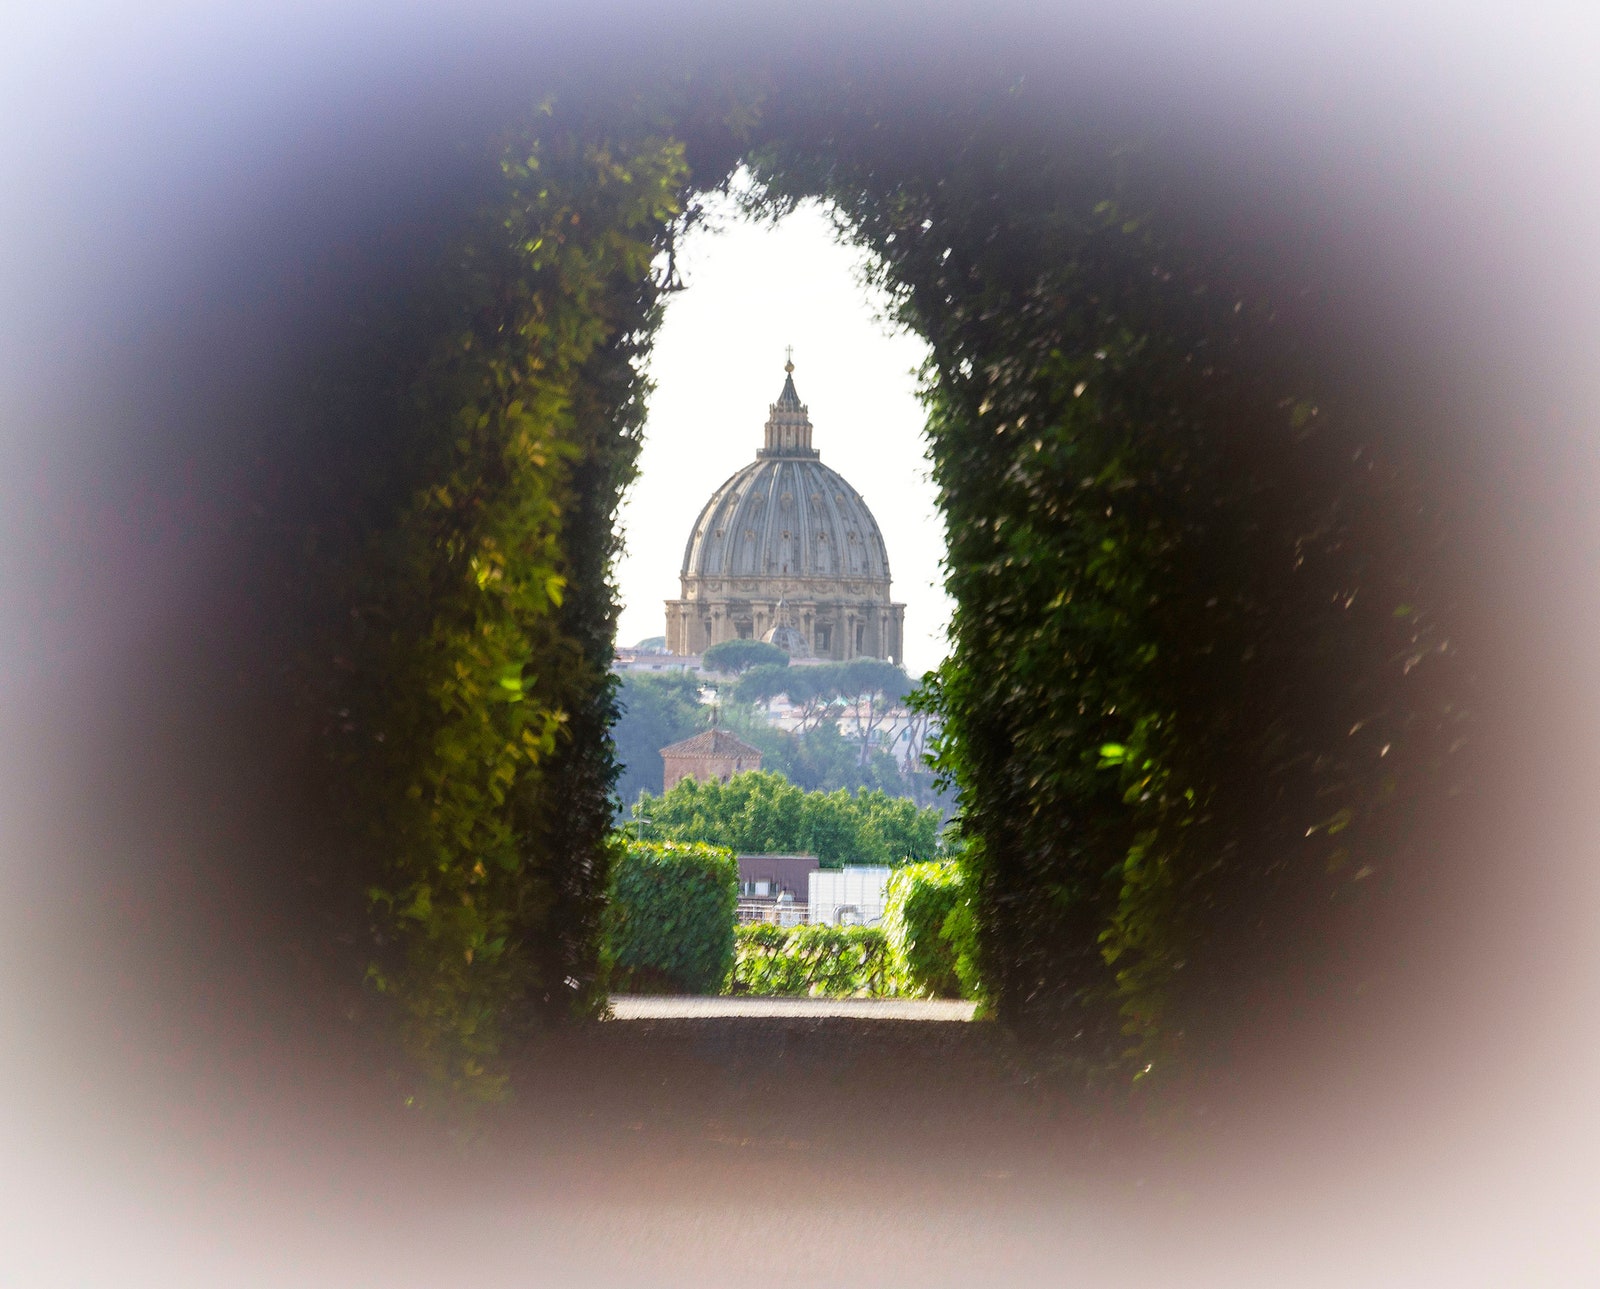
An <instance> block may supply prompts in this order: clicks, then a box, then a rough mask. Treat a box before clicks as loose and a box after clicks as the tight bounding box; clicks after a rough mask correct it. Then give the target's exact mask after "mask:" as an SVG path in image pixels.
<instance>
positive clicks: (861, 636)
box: [856, 626, 867, 653]
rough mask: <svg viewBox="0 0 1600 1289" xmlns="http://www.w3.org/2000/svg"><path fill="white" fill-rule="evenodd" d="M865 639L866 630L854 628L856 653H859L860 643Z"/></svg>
mask: <svg viewBox="0 0 1600 1289" xmlns="http://www.w3.org/2000/svg"><path fill="white" fill-rule="evenodd" d="M866 638H867V629H866V627H863V626H858V627H856V652H857V653H860V652H861V646H862V642H863V641H865V640H866Z"/></svg>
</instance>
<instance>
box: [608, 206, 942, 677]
mask: <svg viewBox="0 0 1600 1289" xmlns="http://www.w3.org/2000/svg"><path fill="white" fill-rule="evenodd" d="M713 223H714V225H715V231H713V230H696V232H695V233H694V234H692V235H691V237H690V238H688V239H686V241H687V244H686V245H684V246H683V247H682V248H681V249H680V251H679V256H678V264H679V270H680V272H681V273H682V275H683V278H684V280H685V281H686V282H687V284H688V287H689V289H688V290H686V291H683V292H680V293H679V294H677V295H675V296H674V297H673V298H672V299H671V301H670V302H669V304H668V306H667V313H666V321H665V323H664V324H663V325H662V328H661V332H660V335H659V336H658V338H657V340H656V344H655V353H654V356H653V358H652V359H651V364H650V373H651V376H652V378H653V379H654V380H655V382H656V391H655V394H654V396H653V397H652V399H651V401H650V419H649V423H648V427H647V430H646V439H645V446H644V454H643V456H642V457H641V458H640V467H641V471H642V473H641V475H640V478H639V481H638V482H637V483H636V484H635V485H634V486H633V488H632V490H631V491H630V492H629V494H628V496H627V497H626V498H625V500H624V503H623V507H622V513H621V522H622V526H623V533H624V535H625V538H626V541H627V550H626V553H625V554H624V556H623V558H622V560H621V562H620V564H619V565H618V569H617V580H618V585H619V588H620V590H621V594H622V604H623V608H622V622H621V627H620V630H619V633H618V637H617V638H618V641H619V643H621V644H624V645H629V644H633V643H634V642H636V641H638V640H642V639H644V638H646V637H648V636H657V635H660V634H662V632H663V631H664V630H665V629H666V625H665V621H664V610H663V608H662V602H663V601H664V600H666V599H667V598H669V597H675V596H676V595H677V594H678V570H679V566H680V564H681V562H682V560H683V548H684V544H685V542H686V541H687V540H688V537H689V530H690V528H691V527H692V526H693V524H694V521H695V517H696V516H697V515H698V514H699V513H700V507H701V506H703V505H704V504H705V502H706V501H707V499H708V498H709V497H710V496H711V493H712V490H713V489H714V488H716V486H717V485H718V484H720V483H721V482H722V481H723V480H724V479H726V478H727V477H728V476H729V475H731V474H732V473H733V472H734V471H735V470H737V469H739V468H740V467H741V466H743V465H745V464H746V463H748V462H749V461H751V460H753V459H754V458H755V453H756V449H757V448H759V447H760V446H761V443H762V428H761V427H762V426H763V424H765V422H766V419H767V406H768V404H770V403H772V402H774V401H775V400H776V399H777V397H778V393H779V391H780V390H781V389H782V388H783V362H784V348H785V346H787V345H793V346H794V364H795V373H794V379H795V388H796V389H797V390H798V391H799V394H800V399H801V401H802V402H804V403H805V404H807V405H808V407H809V408H810V412H811V423H812V425H813V426H814V427H815V430H814V433H813V436H812V443H813V445H814V446H815V447H817V448H818V449H819V450H820V451H821V453H822V460H823V462H824V463H825V464H827V465H829V466H831V467H832V468H833V469H835V470H837V471H838V472H839V473H840V474H842V475H843V476H844V477H845V478H846V479H848V480H849V481H850V482H851V484H853V485H854V486H855V488H856V490H857V491H858V492H860V493H861V495H862V496H863V497H864V498H866V502H867V505H868V506H869V507H871V509H872V513H873V514H874V515H875V516H876V517H877V520H878V525H879V527H881V528H882V529H883V540H884V544H885V545H886V546H887V547H888V549H889V568H890V572H891V574H892V575H893V578H894V596H895V599H897V600H903V601H904V602H905V605H906V667H907V670H908V671H910V672H911V673H912V675H917V674H920V673H921V672H922V671H924V670H926V669H928V668H930V667H932V666H934V665H935V664H937V663H938V662H939V660H940V659H941V658H943V657H944V654H945V629H946V626H947V625H948V623H949V620H950V601H949V599H948V597H947V596H946V595H945V593H944V590H943V586H942V577H941V573H940V569H939V561H940V558H941V557H942V555H943V550H944V536H943V529H942V527H941V525H940V521H939V519H938V516H937V512H936V510H935V507H934V489H933V484H932V483H931V482H930V481H929V479H928V463H927V460H926V458H925V456H924V448H923V438H922V426H923V414H922V407H921V404H919V403H918V402H917V399H916V378H915V371H916V368H917V367H918V365H919V364H920V363H921V361H922V358H923V356H924V353H925V347H924V346H923V344H922V341H921V340H920V339H918V338H917V337H916V336H912V335H906V334H892V333H891V332H890V330H889V328H888V327H887V325H886V324H884V323H882V322H880V321H878V320H877V312H878V309H879V306H880V302H879V301H877V300H875V299H873V298H871V297H869V294H868V292H867V290H866V288H865V287H864V286H863V285H862V284H861V281H860V277H859V275H858V273H857V271H856V270H857V265H858V262H859V259H860V256H859V255H858V253H857V252H855V251H853V250H851V249H849V248H846V247H843V246H840V245H839V244H838V243H837V242H836V241H835V240H834V238H833V234H832V231H831V227H830V225H829V222H828V219H827V216H826V215H825V214H824V213H823V211H822V210H821V209H820V208H818V207H815V206H809V207H804V208H802V209H800V210H798V211H796V212H795V213H794V214H793V215H791V216H790V217H789V218H787V219H785V220H784V221H783V222H782V223H781V224H779V225H778V226H777V227H776V228H770V227H765V226H762V225H759V224H755V223H752V222H750V221H747V220H744V219H742V218H740V217H739V216H738V214H737V212H736V211H735V210H734V209H733V208H732V206H731V204H729V205H725V206H721V207H719V208H718V217H717V218H716V219H715V220H714V221H713Z"/></svg>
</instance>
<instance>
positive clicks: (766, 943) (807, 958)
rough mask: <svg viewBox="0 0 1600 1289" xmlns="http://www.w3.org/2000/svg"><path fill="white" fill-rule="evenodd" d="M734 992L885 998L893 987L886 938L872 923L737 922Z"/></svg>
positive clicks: (895, 990)
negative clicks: (827, 924)
mask: <svg viewBox="0 0 1600 1289" xmlns="http://www.w3.org/2000/svg"><path fill="white" fill-rule="evenodd" d="M735 943H736V949H735V954H734V968H733V984H732V989H731V992H733V993H736V994H777V995H789V996H800V997H809V998H851V997H866V998H886V997H889V996H891V995H893V994H894V993H896V992H897V988H896V977H897V974H898V973H897V972H896V971H895V966H894V961H893V958H892V956H891V954H890V951H889V939H888V937H887V936H886V935H885V934H884V933H883V931H882V929H881V928H879V927H871V926H794V927H783V926H771V925H768V924H757V925H755V926H741V927H739V928H737V930H736V931H735Z"/></svg>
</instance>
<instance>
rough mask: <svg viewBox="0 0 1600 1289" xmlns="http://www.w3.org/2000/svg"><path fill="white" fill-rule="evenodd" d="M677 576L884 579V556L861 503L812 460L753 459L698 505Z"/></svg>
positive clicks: (835, 475)
mask: <svg viewBox="0 0 1600 1289" xmlns="http://www.w3.org/2000/svg"><path fill="white" fill-rule="evenodd" d="M683 576H684V577H719V576H720V577H796V578H806V577H825V578H840V577H852V578H854V577H859V578H870V579H872V580H875V581H886V580H888V577H889V556H888V554H887V552H886V551H885V550H884V546H883V534H882V533H880V532H879V531H878V524H877V521H876V520H874V519H873V517H872V512H871V511H870V510H868V509H867V506H866V503H865V502H864V501H862V500H861V497H860V494H858V493H857V492H856V490H855V489H854V488H852V487H851V486H850V485H849V484H848V483H846V482H845V480H844V478H843V476H842V475H840V474H839V473H838V472H837V471H834V470H830V469H828V467H827V466H825V465H823V464H822V462H821V461H818V460H816V459H815V458H812V459H811V460H801V459H796V458H794V457H767V458H765V459H763V460H759V461H753V462H751V463H750V464H749V465H747V466H745V468H744V469H743V470H740V471H739V473H738V474H736V475H734V476H733V477H732V478H731V479H729V480H728V481H727V482H726V483H725V484H723V485H722V487H720V488H718V489H717V490H716V492H714V493H712V494H711V500H710V501H708V502H706V504H705V508H704V509H703V510H702V511H701V512H700V518H699V519H697V520H695V524H694V531H693V532H692V533H691V534H690V535H689V544H688V546H687V547H686V549H685V550H684V553H683Z"/></svg>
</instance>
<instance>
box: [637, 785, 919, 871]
mask: <svg viewBox="0 0 1600 1289" xmlns="http://www.w3.org/2000/svg"><path fill="white" fill-rule="evenodd" d="M639 813H640V814H641V815H642V816H645V817H647V818H649V820H650V823H649V824H648V825H647V826H645V829H644V834H645V836H646V837H647V838H651V839H654V840H657V841H683V842H689V841H696V842H707V843H709V844H711V845H714V846H726V847H728V848H729V849H730V850H733V851H736V852H739V853H743V854H760V853H779V854H802V853H803V854H811V855H815V856H816V857H817V859H818V861H819V862H820V863H821V864H823V865H824V866H825V867H838V866H840V865H843V864H901V863H905V862H907V861H911V860H924V859H932V858H934V857H935V856H937V855H938V854H939V853H940V832H941V825H942V820H941V818H940V815H939V812H938V811H937V810H930V809H919V808H918V807H917V806H916V805H915V804H914V803H912V802H910V801H908V800H906V799H904V798H895V797H890V796H889V795H888V794H886V793H884V792H879V791H862V792H858V793H855V794H854V795H852V794H851V793H849V792H847V791H845V790H844V789H842V788H841V789H838V790H837V791H834V792H807V791H805V790H804V789H802V788H800V787H797V786H796V785H795V784H793V783H790V782H789V781H788V780H787V779H784V778H783V777H782V776H781V775H777V774H769V773H767V772H766V771H765V770H759V771H754V772H751V773H748V774H736V775H734V776H733V777H732V778H731V779H729V780H728V781H727V782H726V783H719V782H717V781H715V780H713V781H711V782H710V783H699V782H697V781H696V780H694V779H683V780H681V781H680V782H678V783H677V784H675V785H674V786H673V788H672V791H670V792H668V793H666V794H665V795H664V796H659V797H657V796H651V795H648V794H647V795H646V796H644V797H643V798H642V799H641V800H640V804H639Z"/></svg>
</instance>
